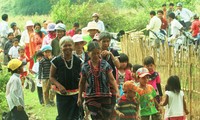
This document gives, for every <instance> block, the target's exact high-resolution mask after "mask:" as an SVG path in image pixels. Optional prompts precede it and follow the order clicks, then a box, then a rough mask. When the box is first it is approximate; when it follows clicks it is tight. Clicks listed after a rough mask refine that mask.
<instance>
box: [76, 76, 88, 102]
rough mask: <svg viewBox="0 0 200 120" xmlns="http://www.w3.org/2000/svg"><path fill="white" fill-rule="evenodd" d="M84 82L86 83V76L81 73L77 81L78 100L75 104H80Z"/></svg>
mask: <svg viewBox="0 0 200 120" xmlns="http://www.w3.org/2000/svg"><path fill="white" fill-rule="evenodd" d="M85 83H86V78H85V77H84V76H83V75H81V78H80V81H79V93H78V101H77V104H78V106H82V103H83V101H82V93H83V91H84V89H85Z"/></svg>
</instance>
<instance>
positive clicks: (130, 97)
mask: <svg viewBox="0 0 200 120" xmlns="http://www.w3.org/2000/svg"><path fill="white" fill-rule="evenodd" d="M136 89H137V87H136V86H135V85H134V83H133V81H126V82H125V83H124V84H123V91H124V95H123V96H121V98H120V99H119V101H118V106H117V110H116V113H117V115H118V116H119V117H120V119H119V120H138V117H139V116H138V110H139V101H138V98H137V97H136V92H135V91H136Z"/></svg>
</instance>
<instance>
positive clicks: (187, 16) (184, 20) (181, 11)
mask: <svg viewBox="0 0 200 120" xmlns="http://www.w3.org/2000/svg"><path fill="white" fill-rule="evenodd" d="M175 15H176V17H177V18H178V20H179V21H180V23H181V24H182V25H183V27H185V29H186V30H189V28H190V26H191V22H190V21H191V19H192V17H193V16H194V14H193V13H192V12H191V11H190V10H189V9H187V8H183V5H182V3H180V2H179V3H177V11H176V12H175Z"/></svg>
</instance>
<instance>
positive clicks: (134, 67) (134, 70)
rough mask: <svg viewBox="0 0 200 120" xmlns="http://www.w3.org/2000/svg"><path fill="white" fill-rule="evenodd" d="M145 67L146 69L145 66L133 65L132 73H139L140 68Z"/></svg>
mask: <svg viewBox="0 0 200 120" xmlns="http://www.w3.org/2000/svg"><path fill="white" fill-rule="evenodd" d="M143 67H144V66H143V65H139V64H135V65H133V67H132V72H134V73H136V71H137V70H138V69H139V68H143Z"/></svg>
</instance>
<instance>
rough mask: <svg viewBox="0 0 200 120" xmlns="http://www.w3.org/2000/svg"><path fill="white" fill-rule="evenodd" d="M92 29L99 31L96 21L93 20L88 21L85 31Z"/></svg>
mask: <svg viewBox="0 0 200 120" xmlns="http://www.w3.org/2000/svg"><path fill="white" fill-rule="evenodd" d="M92 29H94V30H98V31H100V30H99V28H98V25H97V23H96V22H94V21H92V22H89V23H88V25H87V31H88V30H92Z"/></svg>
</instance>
